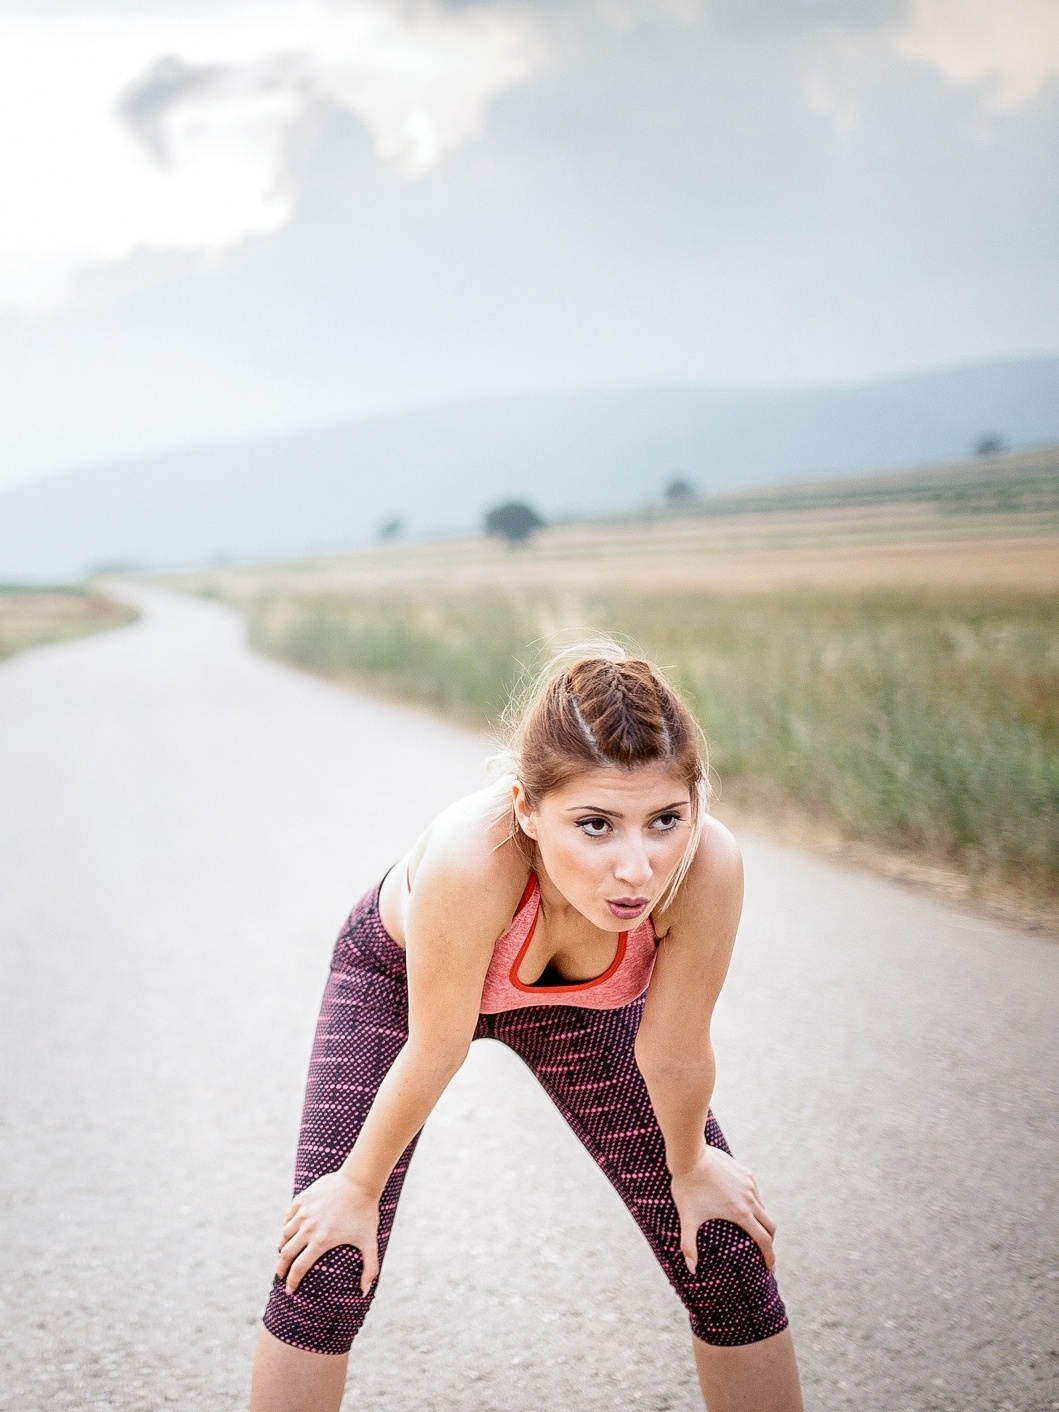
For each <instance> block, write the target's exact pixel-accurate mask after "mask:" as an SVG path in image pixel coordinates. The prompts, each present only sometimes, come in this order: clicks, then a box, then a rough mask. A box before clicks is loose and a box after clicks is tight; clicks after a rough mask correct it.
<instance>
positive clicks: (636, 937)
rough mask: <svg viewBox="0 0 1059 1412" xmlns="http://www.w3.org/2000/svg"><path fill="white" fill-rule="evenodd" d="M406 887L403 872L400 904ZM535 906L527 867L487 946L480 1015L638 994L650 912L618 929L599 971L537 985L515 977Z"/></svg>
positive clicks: (646, 975) (536, 888)
mask: <svg viewBox="0 0 1059 1412" xmlns="http://www.w3.org/2000/svg"><path fill="white" fill-rule="evenodd" d="M409 891H410V888H409V883H408V875H407V873H406V874H405V891H404V901H405V906H406V908H407V898H408V893H409ZM540 910H541V890H540V884H539V883H538V882H537V874H536V873H530V875H529V879H528V881H527V883H526V890H525V892H523V894H522V899H521V901H520V902H519V904H518V908H517V909H516V911H515V915H514V918H513V919H512V922H511V925H510V926H509V927H508V929H507V931H506V932H504V934H503V936H500V937H498V938H497V940H496V942H495V944H494V946H493V959H492V960H491V961H490V963H489V969H488V971H486V973H485V984H484V986H483V987H482V1003H481V1007H480V1009H481V1013H482V1014H483V1015H498V1014H499V1013H500V1012H501V1011H502V1010H520V1009H522V1008H523V1007H524V1006H527V1005H577V1006H580V1007H581V1008H583V1009H586V1010H617V1009H619V1008H620V1007H621V1006H622V1005H629V1004H631V1003H632V1002H633V1001H634V1000H636V999H637V998H638V997H639V996H641V995H643V993H644V991H645V990H646V989H647V986H648V982H649V981H650V979H651V972H652V971H653V970H654V964H655V956H656V954H657V948H658V938H657V937H656V936H655V929H654V926H653V924H652V922H651V918H650V917H645V918H644V919H643V921H642V922H640V923H639V925H638V926H637V927H636V928H635V930H633V931H631V932H622V933H621V934H620V935H619V937H618V949H617V951H616V952H615V954H614V960H613V961H612V962H611V963H610V965H609V966H608V967H607V969H606V970H605V971H604V972H603V974H602V975H601V976H594V977H593V978H592V980H588V981H571V982H562V981H561V982H560V983H559V984H557V985H541V984H540V982H539V981H538V982H537V983H536V984H534V985H526V984H525V983H524V982H523V981H520V980H519V978H518V973H519V967H520V966H521V965H522V958H523V957H524V956H525V954H526V952H527V951H528V950H529V944H530V942H531V941H532V940H533V933H534V931H535V930H536V926H537V918H538V917H539V916H540ZM549 969H550V968H549ZM545 974H547V971H546V972H545Z"/></svg>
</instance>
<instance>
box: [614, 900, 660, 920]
mask: <svg viewBox="0 0 1059 1412" xmlns="http://www.w3.org/2000/svg"><path fill="white" fill-rule="evenodd" d="M650 901H651V899H650V898H649V897H618V898H615V899H614V901H610V899H608V900H607V906H608V907H609V908H610V910H611V911H612V912H613V914H614V915H615V917H618V918H619V919H620V920H621V921H623V922H630V921H632V919H633V917H638V916H639V915H640V913H641V912H642V911H643V910H644V909H645V908H646V906H647V904H648V903H649V902H650Z"/></svg>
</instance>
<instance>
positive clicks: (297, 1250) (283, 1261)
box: [276, 1235, 309, 1280]
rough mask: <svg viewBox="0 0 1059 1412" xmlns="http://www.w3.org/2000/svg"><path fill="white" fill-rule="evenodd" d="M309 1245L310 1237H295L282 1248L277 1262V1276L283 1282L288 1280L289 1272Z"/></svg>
mask: <svg viewBox="0 0 1059 1412" xmlns="http://www.w3.org/2000/svg"><path fill="white" fill-rule="evenodd" d="M308 1244H309V1238H308V1236H305V1235H293V1236H291V1238H290V1240H288V1241H287V1242H286V1243H285V1244H284V1245H282V1246H281V1247H280V1252H279V1259H278V1260H277V1261H276V1274H277V1275H278V1276H279V1277H280V1279H281V1280H285V1279H286V1278H287V1271H288V1270H289V1269H290V1267H291V1265H292V1264H293V1263H294V1261H295V1259H296V1258H297V1257H298V1256H299V1255H300V1254H301V1252H302V1251H303V1250H304V1249H305V1247H306V1246H307V1245H308Z"/></svg>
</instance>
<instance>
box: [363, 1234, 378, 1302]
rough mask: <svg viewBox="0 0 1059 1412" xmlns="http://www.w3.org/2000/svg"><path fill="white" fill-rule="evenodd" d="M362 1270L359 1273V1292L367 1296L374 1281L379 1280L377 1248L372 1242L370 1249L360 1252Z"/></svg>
mask: <svg viewBox="0 0 1059 1412" xmlns="http://www.w3.org/2000/svg"><path fill="white" fill-rule="evenodd" d="M361 1258H362V1260H363V1262H364V1268H363V1269H362V1270H361V1272H360V1292H361V1294H367V1292H368V1291H369V1290H370V1289H371V1286H372V1284H373V1282H374V1281H375V1280H377V1279H378V1278H379V1247H378V1245H377V1244H376V1242H374V1241H373V1242H372V1245H371V1249H370V1250H369V1249H367V1248H365V1249H364V1250H362V1251H361Z"/></svg>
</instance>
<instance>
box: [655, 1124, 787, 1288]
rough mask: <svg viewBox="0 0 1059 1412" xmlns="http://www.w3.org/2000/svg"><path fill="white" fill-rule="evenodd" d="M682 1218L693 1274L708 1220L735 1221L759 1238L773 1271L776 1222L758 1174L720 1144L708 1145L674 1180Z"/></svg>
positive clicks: (686, 1255) (685, 1248) (687, 1258)
mask: <svg viewBox="0 0 1059 1412" xmlns="http://www.w3.org/2000/svg"><path fill="white" fill-rule="evenodd" d="M672 1191H673V1200H674V1202H675V1203H676V1208H677V1215H678V1216H679V1217H680V1250H681V1254H682V1255H683V1256H684V1259H685V1261H686V1262H687V1266H688V1269H689V1270H690V1271H691V1273H692V1274H694V1273H695V1267H696V1266H697V1264H698V1260H699V1246H698V1236H699V1227H700V1226H701V1225H702V1224H703V1222H704V1221H717V1220H720V1221H731V1222H733V1223H734V1224H735V1225H737V1226H740V1227H742V1229H743V1230H744V1231H746V1233H747V1235H748V1236H750V1237H751V1239H752V1240H754V1241H756V1242H757V1244H758V1246H759V1247H760V1249H761V1254H762V1255H763V1256H764V1258H765V1264H766V1265H767V1266H768V1268H769V1269H770V1270H771V1269H772V1267H773V1265H775V1263H776V1255H775V1252H774V1251H773V1248H772V1238H773V1236H774V1235H775V1234H776V1222H775V1221H774V1220H773V1219H772V1217H771V1216H770V1215H769V1214H768V1212H767V1211H766V1210H765V1208H764V1206H763V1205H762V1203H761V1194H760V1193H759V1191H758V1189H757V1182H756V1181H755V1180H754V1174H753V1172H751V1171H750V1170H749V1169H748V1168H747V1167H744V1166H742V1164H741V1163H739V1162H737V1161H736V1160H735V1158H734V1157H730V1156H729V1155H728V1153H727V1152H723V1151H722V1150H721V1149H720V1148H719V1147H707V1148H706V1149H705V1150H704V1152H703V1153H702V1154H701V1156H700V1157H699V1160H698V1161H697V1162H696V1163H695V1165H694V1167H692V1168H690V1169H689V1170H688V1171H686V1172H679V1173H677V1174H676V1175H675V1176H674V1177H673V1179H672Z"/></svg>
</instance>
